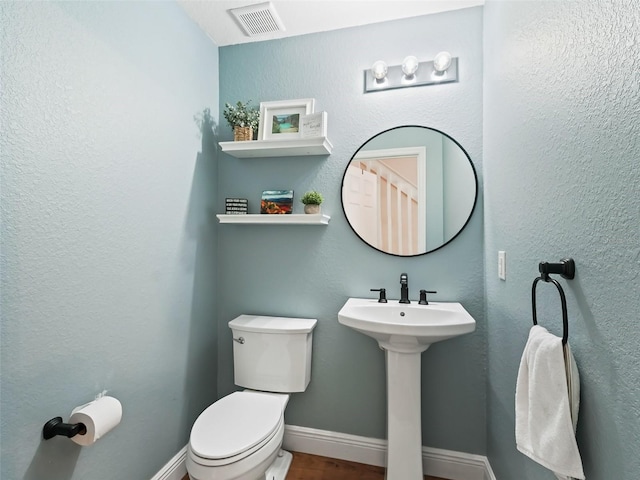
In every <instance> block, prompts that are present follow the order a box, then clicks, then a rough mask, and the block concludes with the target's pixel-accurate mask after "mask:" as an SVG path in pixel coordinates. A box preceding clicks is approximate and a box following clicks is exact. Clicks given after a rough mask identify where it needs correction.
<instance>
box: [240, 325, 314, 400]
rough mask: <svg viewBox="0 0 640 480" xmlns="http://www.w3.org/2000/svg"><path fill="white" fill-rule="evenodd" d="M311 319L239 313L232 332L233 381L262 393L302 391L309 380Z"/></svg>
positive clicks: (312, 326) (312, 327)
mask: <svg viewBox="0 0 640 480" xmlns="http://www.w3.org/2000/svg"><path fill="white" fill-rule="evenodd" d="M316 323H318V321H317V320H316V319H313V318H289V317H267V316H263V315H240V316H239V317H237V318H235V319H233V320H231V321H230V322H229V328H231V331H232V333H233V371H234V382H235V384H236V385H238V386H240V387H246V388H250V389H252V390H261V391H265V392H283V393H287V392H289V393H293V392H304V391H305V390H306V388H307V385H309V380H311V339H312V336H313V333H312V332H313V329H314V328H315V326H316Z"/></svg>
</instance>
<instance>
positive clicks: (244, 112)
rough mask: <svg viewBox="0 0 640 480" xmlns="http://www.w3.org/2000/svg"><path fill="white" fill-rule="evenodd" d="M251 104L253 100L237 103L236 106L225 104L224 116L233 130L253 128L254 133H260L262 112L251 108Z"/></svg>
mask: <svg viewBox="0 0 640 480" xmlns="http://www.w3.org/2000/svg"><path fill="white" fill-rule="evenodd" d="M250 103H251V100H248V101H247V102H246V103H242V102H237V103H236V104H235V105H231V104H230V103H226V104H225V106H224V112H223V113H222V114H223V116H224V118H225V120H226V121H227V123H228V124H229V126H230V127H231V129H232V130H233V128H234V127H251V128H252V129H253V131H254V132H257V131H258V123H259V122H260V110H258V109H257V108H250V107H249V104H250Z"/></svg>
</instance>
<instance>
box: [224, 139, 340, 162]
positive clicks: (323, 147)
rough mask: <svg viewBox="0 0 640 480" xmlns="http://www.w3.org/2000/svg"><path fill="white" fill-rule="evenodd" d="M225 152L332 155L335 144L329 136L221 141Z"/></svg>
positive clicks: (250, 155) (237, 154)
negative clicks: (332, 143)
mask: <svg viewBox="0 0 640 480" xmlns="http://www.w3.org/2000/svg"><path fill="white" fill-rule="evenodd" d="M220 148H222V151H223V152H224V153H227V154H229V155H231V156H232V157H236V158H259V157H265V158H266V157H294V156H305V155H331V150H332V149H333V145H331V142H330V141H329V139H328V138H327V137H318V138H302V139H293V140H250V141H244V142H220Z"/></svg>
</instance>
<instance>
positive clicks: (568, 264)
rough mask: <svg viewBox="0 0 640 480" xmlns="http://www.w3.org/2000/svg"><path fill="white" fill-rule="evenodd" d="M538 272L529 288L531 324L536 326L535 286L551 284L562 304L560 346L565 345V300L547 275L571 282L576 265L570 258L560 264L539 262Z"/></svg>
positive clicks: (567, 337)
mask: <svg viewBox="0 0 640 480" xmlns="http://www.w3.org/2000/svg"><path fill="white" fill-rule="evenodd" d="M538 270H539V271H540V276H539V277H538V278H536V279H535V280H534V281H533V285H532V286H531V310H532V312H533V324H534V325H537V324H538V319H537V316H536V285H537V284H538V282H539V281H540V280H542V281H544V282H547V283H553V284H554V285H555V286H556V288H557V289H558V293H559V294H560V303H561V304H562V345H566V344H567V340H568V339H569V318H568V315H567V299H566V297H565V295H564V290H562V286H561V285H560V283H558V281H557V280H555V279H553V278H551V277H550V276H549V275H554V274H556V275H560V276H562V278H566V279H567V280H573V278H574V277H575V274H576V264H575V262H574V261H573V259H572V258H565V259H562V260H560V263H548V262H540V263H539V264H538Z"/></svg>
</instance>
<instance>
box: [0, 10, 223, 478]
mask: <svg viewBox="0 0 640 480" xmlns="http://www.w3.org/2000/svg"><path fill="white" fill-rule="evenodd" d="M0 25H2V27H1V29H0V32H1V33H0V35H1V43H0V44H1V45H2V61H1V65H2V67H1V68H2V70H1V74H0V75H1V77H0V79H1V85H2V90H1V97H0V100H1V108H0V119H1V124H2V135H1V137H0V151H1V152H2V153H1V155H2V167H1V168H2V170H1V173H2V189H1V192H0V200H1V203H2V226H1V235H2V242H1V248H2V256H1V259H0V262H1V263H0V267H1V282H2V283H1V308H2V322H1V331H0V342H1V361H2V380H1V405H0V410H1V412H2V419H1V428H0V431H1V435H2V438H1V442H2V460H1V462H0V463H1V467H0V477H1V478H3V479H6V480H17V479H23V480H43V479H47V480H70V479H85V480H86V479H91V480H113V479H116V478H118V479H148V478H151V477H152V476H153V475H154V474H155V473H156V472H157V471H158V470H159V469H160V468H161V467H162V466H163V465H164V464H165V463H166V462H167V461H168V460H169V459H170V458H171V457H172V456H173V455H175V453H176V452H178V451H179V450H180V449H181V448H182V447H183V446H184V445H185V444H186V443H187V439H188V434H189V430H190V428H191V425H192V423H193V421H194V419H195V418H196V416H197V415H198V414H199V413H200V411H201V410H202V409H203V408H204V407H205V406H207V405H208V404H210V403H211V402H212V401H213V400H215V398H216V373H215V371H216V359H217V353H216V349H217V339H216V328H215V302H216V296H215V286H216V285H215V269H216V260H215V254H216V235H215V229H216V225H215V223H214V218H212V213H213V211H214V203H215V198H216V172H215V158H214V155H215V151H212V150H211V149H207V148H205V149H204V150H203V151H202V153H201V154H199V153H198V151H199V150H201V144H200V135H199V133H198V132H197V129H196V126H195V125H194V122H193V118H192V117H193V115H194V113H196V112H197V111H200V110H202V108H203V107H205V106H209V107H210V108H211V109H212V111H213V113H214V115H215V116H216V117H217V115H218V50H217V47H216V46H215V45H212V44H211V41H210V40H209V39H208V38H207V37H206V35H204V34H203V33H202V32H201V31H200V30H198V29H197V28H196V27H195V25H194V24H193V23H192V22H191V21H190V20H189V19H188V18H187V16H186V15H185V13H184V11H183V10H182V9H181V8H179V7H178V6H177V5H175V4H172V3H166V2H159V3H156V2H154V3H142V2H0ZM102 390H107V391H108V392H109V394H110V395H113V396H115V397H116V398H118V399H119V400H120V401H121V402H122V405H123V410H124V413H123V420H122V423H121V424H120V425H119V426H118V427H117V428H116V429H114V430H113V431H112V432H110V433H109V434H108V435H106V436H105V437H104V438H103V439H101V440H99V442H98V443H97V444H96V445H93V446H91V447H85V448H83V447H80V446H78V445H76V444H75V443H72V442H71V441H69V440H68V439H65V438H62V437H58V438H54V439H51V440H48V441H43V440H41V431H42V426H43V425H44V423H45V422H46V421H47V420H49V419H50V418H52V417H55V416H62V417H63V418H64V419H65V420H67V419H68V418H69V415H70V413H71V410H72V409H73V408H74V407H75V406H77V405H81V404H83V403H85V402H87V401H89V400H92V399H93V398H94V396H95V395H96V394H97V393H99V392H101V391H102Z"/></svg>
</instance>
